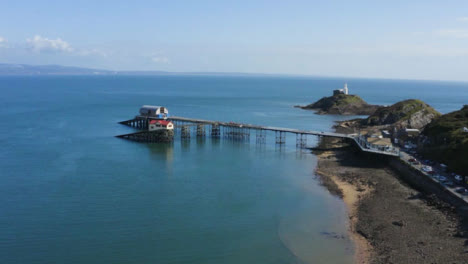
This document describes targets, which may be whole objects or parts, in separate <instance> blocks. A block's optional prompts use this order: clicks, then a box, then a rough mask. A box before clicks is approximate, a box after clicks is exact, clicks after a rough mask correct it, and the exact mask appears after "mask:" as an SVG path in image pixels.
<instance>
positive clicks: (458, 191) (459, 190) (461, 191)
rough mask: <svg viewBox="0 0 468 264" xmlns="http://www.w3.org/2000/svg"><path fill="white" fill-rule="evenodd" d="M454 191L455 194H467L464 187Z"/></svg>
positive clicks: (467, 191)
mask: <svg viewBox="0 0 468 264" xmlns="http://www.w3.org/2000/svg"><path fill="white" fill-rule="evenodd" d="M455 191H456V192H457V193H461V194H465V193H468V190H467V189H466V188H464V187H458V188H457V189H455Z"/></svg>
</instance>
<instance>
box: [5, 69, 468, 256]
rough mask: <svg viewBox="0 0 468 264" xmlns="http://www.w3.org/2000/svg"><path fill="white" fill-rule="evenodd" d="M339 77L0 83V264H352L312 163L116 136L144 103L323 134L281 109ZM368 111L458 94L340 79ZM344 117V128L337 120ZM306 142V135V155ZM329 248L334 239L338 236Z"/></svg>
mask: <svg viewBox="0 0 468 264" xmlns="http://www.w3.org/2000/svg"><path fill="white" fill-rule="evenodd" d="M344 81H345V80H342V79H325V78H300V77H294V78H293V77H220V76H216V77H214V76H212V77H210V76H169V77H168V76H158V77H127V76H125V77H124V76H121V77H2V78H0V90H1V93H2V96H1V97H0V106H1V111H0V144H1V148H0V177H1V179H0V263H15V264H16V263H161V264H163V263H203V264H207V263H216V264H218V263H351V262H352V259H353V252H354V249H353V245H352V243H351V242H350V240H349V238H348V235H347V233H346V224H347V222H346V221H347V216H346V208H345V206H344V204H343V202H342V201H341V200H339V199H337V198H336V197H333V196H331V195H330V194H329V193H328V192H327V191H326V190H325V189H324V188H323V187H321V186H320V185H319V184H318V182H317V179H316V177H315V175H314V168H315V165H316V158H315V157H314V156H313V155H312V154H309V153H307V152H300V151H296V149H295V137H288V138H287V145H286V147H285V148H283V149H279V148H277V147H275V144H274V134H269V135H268V136H267V144H266V145H265V146H257V145H256V144H255V142H254V141H255V135H254V134H253V135H252V141H253V143H252V144H248V143H239V142H231V141H226V140H219V141H212V140H210V139H206V140H204V141H197V140H195V139H192V141H190V142H181V141H180V140H179V139H177V140H176V141H175V142H174V143H173V144H143V143H134V142H130V141H125V140H121V139H117V138H115V137H114V136H115V135H118V134H123V133H127V132H129V131H132V129H131V128H128V127H125V126H122V125H119V124H117V122H118V121H122V120H126V119H130V118H132V117H133V116H134V115H136V114H137V112H138V109H139V107H140V106H141V105H143V104H154V105H164V106H166V107H168V108H169V110H170V112H171V114H173V115H178V116H187V117H196V118H203V119H214V120H222V121H236V122H245V123H253V124H263V125H272V126H281V127H291V128H303V129H313V130H325V131H330V130H331V126H332V125H333V122H334V121H336V120H340V119H343V117H338V116H319V115H315V114H313V112H310V111H304V110H300V109H296V108H292V106H293V105H296V104H306V103H309V102H312V101H315V100H317V99H319V98H321V97H323V96H328V95H329V94H331V90H332V89H336V88H340V87H342V86H343V83H344ZM347 81H348V86H349V88H350V92H351V93H356V94H359V95H360V96H362V97H363V98H364V99H365V100H367V101H368V102H370V103H374V104H392V103H394V102H396V101H398V100H402V99H406V98H419V99H422V100H424V101H426V102H427V103H429V104H431V105H432V106H434V107H435V108H436V109H437V110H439V111H441V112H442V113H447V112H450V111H453V110H457V109H460V108H461V107H462V105H463V104H467V103H468V84H466V83H448V82H422V81H421V82H419V81H389V80H363V79H356V80H349V79H348V80H347ZM345 118H346V117H345ZM315 143H316V139H315V138H313V137H309V138H308V144H309V145H313V144H315ZM336 237H338V238H336Z"/></svg>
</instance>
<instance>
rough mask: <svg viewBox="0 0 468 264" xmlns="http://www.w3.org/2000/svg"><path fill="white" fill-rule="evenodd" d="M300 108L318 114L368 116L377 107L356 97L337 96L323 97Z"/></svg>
mask: <svg viewBox="0 0 468 264" xmlns="http://www.w3.org/2000/svg"><path fill="white" fill-rule="evenodd" d="M301 108H302V109H311V110H317V113H318V114H331V115H370V114H372V113H374V111H375V110H377V108H379V106H377V105H370V104H368V103H366V102H365V101H364V100H362V98H361V97H359V96H357V95H348V94H338V95H333V96H330V97H323V98H322V99H320V100H318V101H317V102H315V103H313V104H309V105H307V106H304V107H301Z"/></svg>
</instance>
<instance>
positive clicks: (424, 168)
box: [421, 166, 432, 172]
mask: <svg viewBox="0 0 468 264" xmlns="http://www.w3.org/2000/svg"><path fill="white" fill-rule="evenodd" d="M421 170H422V171H424V172H431V171H432V167H431V166H423V167H422V168H421Z"/></svg>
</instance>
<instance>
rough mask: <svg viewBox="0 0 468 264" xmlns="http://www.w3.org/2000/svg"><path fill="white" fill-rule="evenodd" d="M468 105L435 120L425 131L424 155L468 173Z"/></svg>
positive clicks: (422, 150) (462, 172)
mask: <svg viewBox="0 0 468 264" xmlns="http://www.w3.org/2000/svg"><path fill="white" fill-rule="evenodd" d="M463 127H468V105H465V106H464V107H463V108H462V109H461V110H458V111H455V112H452V113H448V114H446V115H443V116H441V117H439V118H437V119H435V120H433V121H432V122H431V123H430V124H429V125H427V126H426V128H425V129H424V131H423V135H424V136H425V137H426V139H425V144H424V145H423V147H422V149H421V152H422V153H423V155H424V156H426V157H428V158H431V159H434V160H438V161H440V162H442V163H445V164H447V165H448V166H449V167H450V168H452V169H453V170H455V171H456V172H458V173H461V174H464V175H468V132H464V131H463Z"/></svg>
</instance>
